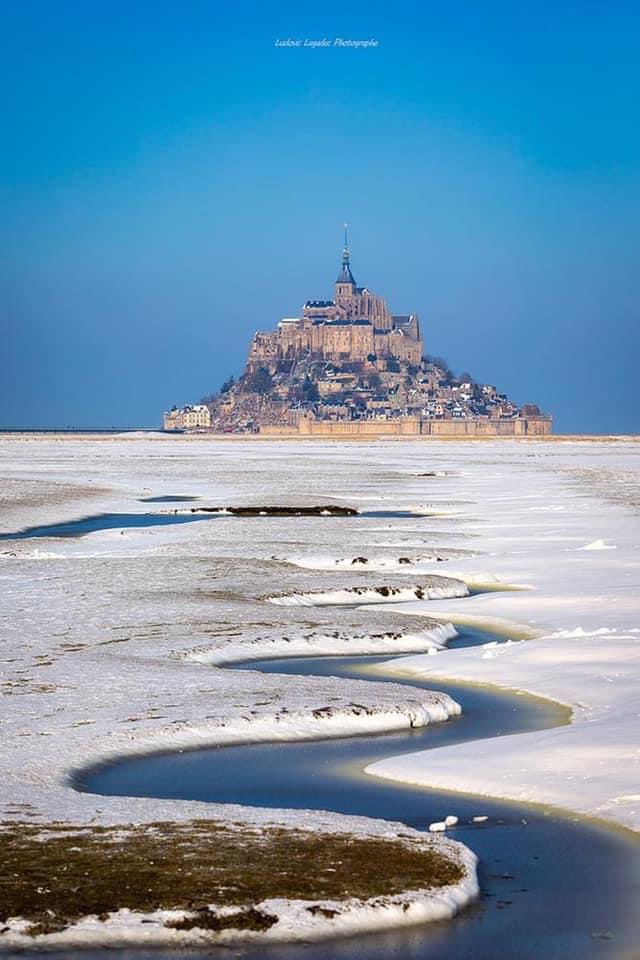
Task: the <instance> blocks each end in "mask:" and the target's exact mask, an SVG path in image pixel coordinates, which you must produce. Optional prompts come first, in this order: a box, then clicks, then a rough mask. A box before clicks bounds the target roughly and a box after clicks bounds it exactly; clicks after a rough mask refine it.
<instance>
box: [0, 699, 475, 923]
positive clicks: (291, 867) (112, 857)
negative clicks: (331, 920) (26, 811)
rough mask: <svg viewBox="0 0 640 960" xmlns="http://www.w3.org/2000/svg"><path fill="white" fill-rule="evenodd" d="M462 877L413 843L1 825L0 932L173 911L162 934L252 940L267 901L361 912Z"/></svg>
mask: <svg viewBox="0 0 640 960" xmlns="http://www.w3.org/2000/svg"><path fill="white" fill-rule="evenodd" d="M354 706H356V705H354ZM310 863H312V864H313V870H309V864H310ZM462 875H463V870H462V868H461V867H460V866H459V864H457V863H455V862H454V861H453V860H450V859H448V858H447V857H446V856H445V855H444V854H443V853H441V852H439V851H437V850H435V849H429V848H428V847H426V846H425V844H424V842H423V841H420V842H418V841H415V842H411V841H407V840H404V839H403V840H400V839H396V838H391V839H389V838H378V837H360V836H354V835H352V834H341V833H336V834H333V833H331V834H330V833H316V832H311V831H303V830H287V829H284V828H282V827H266V828H262V829H256V828H250V827H246V826H243V825H240V824H221V823H218V822H216V821H212V820H191V821H188V822H186V823H171V822H156V823H151V824H143V825H139V826H130V827H87V826H83V827H80V826H77V827H76V826H70V825H68V824H59V823H52V824H49V825H48V826H46V827H45V826H41V825H34V824H29V823H25V822H18V823H8V822H4V823H3V824H2V825H1V827H0V924H6V923H7V921H8V920H10V919H11V918H22V919H23V920H26V921H27V922H28V923H29V924H30V926H29V933H30V934H31V935H33V936H36V935H38V934H49V933H55V932H58V931H61V930H64V929H66V928H67V927H68V926H70V925H71V924H73V923H76V922H78V921H79V920H81V919H82V918H83V917H87V916H94V917H98V918H99V919H102V920H105V919H107V917H108V916H109V914H111V913H114V912H116V911H118V910H122V909H128V910H131V911H135V912H137V913H141V914H146V913H153V912H155V911H158V910H182V911H184V912H185V913H187V914H189V916H187V917H185V918H184V919H179V920H177V921H176V922H172V926H174V927H175V928H176V929H182V930H187V929H192V928H196V927H199V928H202V929H205V930H221V929H224V928H227V927H232V928H236V929H258V930H261V929H262V930H264V929H267V928H268V927H269V926H271V924H272V923H273V922H274V920H273V918H272V917H270V915H269V914H267V913H265V912H264V911H262V910H260V909H259V904H260V903H262V902H263V901H265V900H268V899H274V898H275V899H279V898H282V899H291V900H308V901H310V902H313V901H326V900H341V899H344V898H351V897H355V898H357V899H361V900H367V899H370V898H372V897H382V896H392V895H396V894H400V893H403V892H404V891H406V890H416V889H425V888H429V887H440V886H446V885H448V884H451V883H456V882H458V881H459V880H460V879H461V877H462ZM216 910H219V911H220V913H219V914H216ZM220 914H221V915H220ZM0 939H1V937H0Z"/></svg>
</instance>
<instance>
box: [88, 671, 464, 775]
mask: <svg viewBox="0 0 640 960" xmlns="http://www.w3.org/2000/svg"><path fill="white" fill-rule="evenodd" d="M413 692H414V693H420V694H422V697H421V699H412V698H407V699H406V700H405V702H404V703H399V704H397V705H393V706H388V705H385V706H383V705H380V706H377V705H375V704H369V705H365V704H361V703H350V704H345V705H343V706H323V707H317V708H316V709H314V710H310V711H308V712H304V711H302V710H300V711H296V712H295V713H294V712H290V711H289V710H288V709H286V708H285V709H284V710H282V711H281V712H279V713H275V714H271V715H268V714H263V715H261V716H259V717H258V716H239V717H235V718H233V719H230V720H224V719H223V720H217V719H216V720H215V721H212V722H209V723H198V722H197V721H190V722H184V723H181V722H180V721H175V722H174V723H173V724H171V726H170V727H166V726H164V727H162V728H161V729H160V730H157V731H154V732H153V733H151V734H149V733H147V732H143V733H137V732H136V731H133V732H132V733H131V734H130V737H129V739H128V741H127V742H125V743H122V744H120V745H119V747H118V749H117V751H114V753H112V754H109V753H106V752H101V754H100V757H99V759H98V760H97V762H98V764H102V763H112V762H114V763H115V762H117V761H118V760H120V759H123V758H125V757H127V756H140V755H144V754H149V753H155V752H163V753H164V752H165V751H167V750H193V749H197V748H199V747H217V746H230V745H232V744H241V743H280V742H287V741H294V740H295V741H299V740H327V739H333V738H337V737H354V736H364V735H367V734H372V733H373V734H375V733H392V732H393V731H395V730H407V729H413V728H415V727H426V726H427V725H428V724H430V723H442V722H443V721H445V720H449V719H450V717H457V716H460V714H461V712H462V711H461V708H460V704H459V703H457V702H456V701H455V700H454V699H453V698H452V697H450V696H449V695H448V694H446V693H440V692H438V691H433V692H431V691H424V690H420V691H418V690H415V691H413ZM95 765H96V761H93V762H92V763H91V764H90V766H95ZM82 780H83V770H82V769H78V768H76V769H74V771H73V774H72V776H71V782H72V783H73V784H74V785H75V784H81V783H82Z"/></svg>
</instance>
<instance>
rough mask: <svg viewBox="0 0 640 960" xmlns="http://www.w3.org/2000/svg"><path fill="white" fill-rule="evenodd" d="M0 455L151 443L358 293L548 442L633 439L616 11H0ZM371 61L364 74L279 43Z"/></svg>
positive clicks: (618, 7)
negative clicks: (0, 216)
mask: <svg viewBox="0 0 640 960" xmlns="http://www.w3.org/2000/svg"><path fill="white" fill-rule="evenodd" d="M0 21H1V23H2V40H0V43H1V44H2V54H3V56H2V63H3V67H2V69H3V72H4V80H5V82H4V85H3V88H4V90H5V117H6V120H5V128H6V137H7V143H8V144H9V145H10V148H9V149H6V150H5V151H4V152H3V156H2V158H0V169H1V171H2V173H1V179H2V195H3V200H4V210H5V216H4V220H5V226H6V229H5V231H3V244H2V252H3V257H2V266H1V267H0V296H1V299H2V314H3V316H4V318H5V324H3V326H4V328H5V329H4V331H3V342H4V347H5V363H4V376H3V378H2V388H1V395H0V400H1V402H2V407H1V409H2V413H1V415H0V429H2V428H3V427H4V428H14V429H20V428H25V429H36V428H39V427H40V428H49V429H51V428H56V427H57V428H64V427H67V426H72V427H75V428H78V429H85V428H88V429H91V428H93V429H97V428H99V429H110V428H116V429H126V428H129V427H136V426H138V427H139V426H146V427H150V428H153V427H154V426H155V425H159V424H160V420H161V415H162V412H163V410H165V409H169V408H170V407H171V406H172V405H173V404H174V403H176V404H182V403H185V402H189V401H190V402H196V401H197V400H198V399H199V398H200V397H201V396H202V395H204V394H207V393H210V392H212V391H213V390H215V389H217V388H218V387H219V386H220V384H221V383H222V382H223V381H224V380H225V379H226V378H227V377H228V376H229V375H230V374H234V375H236V376H237V375H238V374H239V373H240V372H241V369H242V366H243V364H244V359H245V357H246V352H247V349H248V345H249V340H250V338H251V336H252V334H253V333H254V332H255V330H257V329H272V328H274V327H275V325H276V323H277V321H278V320H279V319H280V318H281V317H283V316H294V315H296V314H297V312H298V311H299V309H300V306H301V304H302V302H303V301H304V300H305V299H307V298H316V297H317V298H322V297H326V296H330V295H331V290H332V284H333V280H334V279H335V274H336V271H337V267H338V264H339V260H340V251H341V246H342V223H343V222H344V221H345V220H347V221H349V223H350V224H351V226H350V242H351V250H352V266H353V272H354V274H355V277H356V280H357V281H358V283H360V284H366V285H367V286H369V287H371V288H372V289H373V290H374V291H375V292H376V293H378V294H380V295H382V296H384V297H385V298H386V299H387V301H388V303H389V305H390V307H391V308H392V310H393V311H394V312H396V313H407V312H413V311H415V312H417V313H418V314H419V316H420V320H421V324H422V330H423V335H424V338H425V349H426V351H427V352H428V353H429V354H433V355H440V356H444V357H445V358H446V359H447V360H448V362H449V363H450V365H451V366H452V368H453V369H454V370H456V371H457V372H460V371H462V370H465V369H469V370H470V372H471V373H472V374H473V375H474V377H475V378H476V379H478V380H480V381H484V382H489V383H494V384H495V385H496V386H497V387H498V388H499V390H501V391H504V392H507V393H508V394H509V396H510V397H512V398H513V399H514V400H515V401H516V402H519V403H523V402H533V403H537V404H538V405H539V406H540V408H541V409H542V410H543V411H545V412H548V413H551V414H552V415H553V416H554V430H555V432H556V433H560V434H563V433H569V434H573V433H576V434H579V433H583V434H633V433H634V432H636V433H637V432H639V429H640V428H639V426H638V423H639V418H638V414H639V412H640V410H639V404H638V398H637V388H636V380H637V372H636V358H637V356H638V352H639V347H640V324H639V323H638V321H639V319H640V317H639V316H638V314H639V307H638V304H639V302H640V296H639V294H640V283H639V281H638V274H637V265H636V259H637V253H636V251H637V246H638V241H637V224H638V222H639V220H640V217H639V214H640V179H639V177H638V170H639V169H640V125H639V124H638V119H639V117H638V112H639V111H638V102H637V90H638V88H639V87H640V41H639V39H638V38H639V37H640V30H639V29H638V27H639V26H640V9H638V8H637V6H635V5H633V4H628V3H621V2H614V3H612V4H608V5H606V7H604V6H600V5H598V4H595V3H592V2H587V3H584V2H583V3H577V2H565V3H563V4H561V5H559V6H557V7H554V8H553V9H552V8H550V7H549V8H547V9H544V8H542V9H541V8H540V5H535V4H533V3H526V2H525V3H524V4H521V5H519V6H518V8H517V9H515V8H514V7H513V5H510V4H506V3H499V2H490V3H488V4H486V5H484V6H483V7H482V8H481V9H480V8H479V7H477V5H475V4H471V3H469V2H458V3H454V4H453V5H449V6H448V7H447V8H446V9H445V8H442V7H441V6H438V5H435V4H427V5H424V4H418V3H406V2H401V3H400V4H399V5H396V6H395V7H394V10H393V17H391V15H390V12H389V8H388V6H385V5H382V4H378V3H373V4H364V3H361V2H355V3H352V4H350V5H349V7H348V8H346V9H345V8H344V7H342V6H340V5H338V4H325V5H323V7H322V10H319V9H313V10H301V9H300V8H299V6H298V5H295V4H291V3H281V4H279V5H278V6H277V8H274V9H269V10H265V7H264V5H261V4H257V3H255V2H253V3H250V2H240V3H238V4H236V5H234V7H233V9H231V8H230V7H222V6H220V8H218V7H212V6H211V5H210V4H207V3H204V2H188V3H186V4H182V5H181V6H180V8H178V7H177V6H176V5H175V4H172V3H168V2H159V3H154V4H150V3H148V2H145V0H142V2H140V3H138V4H136V5H135V9H129V8H128V6H127V5H125V4H121V3H119V2H116V3H112V4H109V5H106V4H105V5H101V4H99V5H96V6H95V7H93V8H92V9H88V8H87V7H86V5H84V4H81V3H79V2H77V0H70V2H68V3H66V4H65V5H63V6H62V7H58V8H55V9H54V8H52V7H51V6H49V5H48V4H46V3H44V2H35V3H33V4H31V5H29V7H28V9H27V8H26V7H18V6H15V7H11V8H9V6H8V5H7V6H6V7H5V9H4V10H3V11H2V12H1V13H0ZM335 37H342V38H348V39H355V40H369V39H375V40H376V41H377V42H378V45H377V46H375V47H365V48H344V47H342V46H341V47H334V46H330V47H325V46H323V47H294V46H282V45H279V46H278V45H277V44H276V41H278V40H287V39H306V38H308V39H313V40H320V39H323V38H329V39H331V38H335Z"/></svg>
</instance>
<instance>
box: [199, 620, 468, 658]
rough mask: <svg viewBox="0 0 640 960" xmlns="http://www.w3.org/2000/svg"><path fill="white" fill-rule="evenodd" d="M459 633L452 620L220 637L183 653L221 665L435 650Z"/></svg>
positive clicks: (443, 647)
mask: <svg viewBox="0 0 640 960" xmlns="http://www.w3.org/2000/svg"><path fill="white" fill-rule="evenodd" d="M455 636H457V631H456V629H455V627H454V626H453V624H451V623H442V624H439V625H437V626H433V627H431V628H430V629H428V630H420V631H408V632H400V631H388V632H386V633H378V634H349V633H345V632H344V631H337V630H336V631H335V632H334V633H331V634H329V633H325V634H323V633H306V634H301V633H298V634H293V635H292V631H288V635H287V636H282V635H277V636H270V637H266V638H265V637H257V638H255V639H252V640H249V639H247V640H245V639H240V640H235V642H232V643H230V642H229V641H228V640H223V641H218V642H217V643H215V644H206V645H202V646H200V647H197V648H195V649H194V650H189V651H187V652H185V653H183V654H181V658H182V659H185V660H191V661H193V662H194V663H206V664H212V665H215V666H222V665H224V664H226V663H237V662H238V661H244V660H266V659H277V658H279V657H324V656H351V657H356V656H367V655H368V654H371V655H373V656H375V655H378V656H380V655H382V654H397V653H412V652H414V651H415V652H421V653H422V652H424V651H427V652H429V651H433V652H434V653H435V652H437V651H438V650H443V649H445V648H446V646H447V644H448V642H449V640H452V639H453V638H454V637H455Z"/></svg>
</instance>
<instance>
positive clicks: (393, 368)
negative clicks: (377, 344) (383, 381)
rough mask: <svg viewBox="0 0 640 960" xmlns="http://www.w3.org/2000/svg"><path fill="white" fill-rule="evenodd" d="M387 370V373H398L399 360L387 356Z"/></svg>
mask: <svg viewBox="0 0 640 960" xmlns="http://www.w3.org/2000/svg"><path fill="white" fill-rule="evenodd" d="M387 370H388V371H389V373H400V361H399V360H397V359H396V357H389V359H388V360H387Z"/></svg>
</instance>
